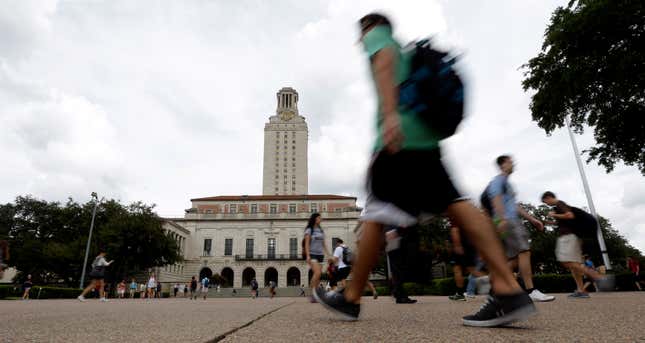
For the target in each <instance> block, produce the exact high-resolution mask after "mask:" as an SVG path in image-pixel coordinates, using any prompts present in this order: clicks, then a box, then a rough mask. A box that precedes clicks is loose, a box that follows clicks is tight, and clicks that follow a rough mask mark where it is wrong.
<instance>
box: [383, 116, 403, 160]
mask: <svg viewBox="0 0 645 343" xmlns="http://www.w3.org/2000/svg"><path fill="white" fill-rule="evenodd" d="M402 144H403V133H402V132H401V119H400V117H399V114H398V113H396V112H394V113H390V114H386V115H385V116H384V118H383V145H385V150H386V151H387V152H389V153H391V154H394V153H396V152H398V151H399V150H401V145H402Z"/></svg>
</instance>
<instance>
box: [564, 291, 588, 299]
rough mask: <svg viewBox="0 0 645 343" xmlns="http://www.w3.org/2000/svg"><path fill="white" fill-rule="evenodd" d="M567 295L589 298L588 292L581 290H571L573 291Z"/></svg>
mask: <svg viewBox="0 0 645 343" xmlns="http://www.w3.org/2000/svg"><path fill="white" fill-rule="evenodd" d="M568 297H569V298H582V299H587V298H589V294H588V293H583V292H578V291H575V292H573V293H571V294H569V295H568Z"/></svg>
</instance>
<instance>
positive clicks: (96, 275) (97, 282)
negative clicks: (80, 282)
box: [77, 249, 114, 302]
mask: <svg viewBox="0 0 645 343" xmlns="http://www.w3.org/2000/svg"><path fill="white" fill-rule="evenodd" d="M112 262H114V260H112V261H110V262H108V261H106V260H105V251H103V249H101V252H100V253H99V255H98V256H96V258H95V259H94V262H92V271H91V272H90V278H91V279H92V282H90V284H89V285H88V286H87V287H85V289H84V290H83V292H82V293H81V295H79V296H78V298H77V299H78V300H80V301H85V294H87V293H88V292H90V291H91V290H92V289H94V288H98V289H99V294H100V296H101V301H103V302H106V301H107V299H106V298H105V290H104V287H105V282H104V281H103V279H104V278H105V267H107V266H109V265H111V264H112Z"/></svg>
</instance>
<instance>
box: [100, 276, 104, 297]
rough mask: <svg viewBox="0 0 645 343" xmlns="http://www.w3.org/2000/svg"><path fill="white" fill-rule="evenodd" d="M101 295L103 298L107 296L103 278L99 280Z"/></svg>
mask: <svg viewBox="0 0 645 343" xmlns="http://www.w3.org/2000/svg"><path fill="white" fill-rule="evenodd" d="M99 295H100V296H101V298H105V282H104V281H103V280H99Z"/></svg>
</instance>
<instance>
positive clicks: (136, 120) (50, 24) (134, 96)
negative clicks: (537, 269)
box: [0, 0, 645, 251]
mask: <svg viewBox="0 0 645 343" xmlns="http://www.w3.org/2000/svg"><path fill="white" fill-rule="evenodd" d="M566 3H567V0H564V1H547V0H524V1H514V0H505V1H495V2H489V1H456V0H451V1H431V0H426V1H423V2H421V1H396V2H394V1H385V0H384V1H345V0H337V1H298V0H293V1H260V0H258V1H129V0H124V1H118V0H109V1H108V0H105V1H100V0H86V1H81V0H74V1H23V0H5V1H3V5H2V10H1V11H0V156H2V166H3V167H2V168H0V189H1V190H2V192H0V202H10V201H13V199H14V198H15V197H16V196H18V195H23V194H32V195H34V196H37V197H40V198H43V199H46V200H50V201H51V200H59V201H64V200H65V199H66V198H67V197H70V196H71V197H73V198H74V199H76V200H78V201H86V200H87V199H88V198H89V195H90V193H91V192H97V193H99V194H100V195H101V196H105V197H108V198H116V199H121V200H122V201H123V202H131V201H137V200H141V201H144V202H146V203H154V204H157V210H158V212H159V213H160V214H161V215H164V216H181V215H182V214H183V210H184V209H185V208H188V207H189V206H190V202H189V199H190V198H196V197H203V196H214V195H235V194H260V193H261V191H262V151H263V147H262V144H263V128H264V124H265V122H266V121H267V120H268V117H269V116H270V115H273V114H274V113H275V107H276V104H275V93H276V92H277V91H278V89H280V88H281V87H283V86H291V87H294V88H295V89H296V90H297V91H298V92H299V94H300V104H299V108H300V112H301V115H304V116H305V117H306V119H307V122H308V124H309V130H310V131H309V192H310V193H312V194H313V193H334V194H344V195H356V196H358V197H359V204H361V203H362V202H363V196H364V192H363V190H362V185H363V176H364V172H365V168H366V164H367V160H368V157H369V151H370V146H371V143H372V139H373V129H372V127H373V125H374V124H373V123H374V118H373V117H374V110H375V100H374V91H373V89H372V86H371V84H370V80H369V74H368V70H367V64H366V61H365V57H364V56H363V55H362V51H361V49H360V46H358V45H357V44H356V41H357V38H358V34H357V26H356V21H357V19H358V18H360V16H362V15H363V14H366V13H367V12H369V11H372V10H382V11H383V12H385V13H387V14H389V15H390V16H391V18H392V19H393V22H394V25H395V31H396V34H397V35H398V37H400V38H401V39H402V41H409V40H411V39H414V38H418V37H424V36H428V35H431V34H432V35H435V36H436V39H437V41H438V42H439V43H440V44H441V46H443V47H445V48H450V49H452V50H454V51H456V52H458V53H461V54H463V59H462V62H461V64H460V69H461V71H462V73H463V75H464V77H465V79H466V80H467V100H468V104H467V110H468V118H467V120H466V121H465V122H464V123H463V125H462V129H461V131H460V133H459V134H458V135H456V136H454V137H452V138H450V139H449V140H446V141H444V142H443V148H444V152H445V155H446V163H447V164H448V165H449V166H450V168H451V170H452V172H453V175H454V177H455V181H456V183H457V184H458V185H459V187H460V189H461V190H462V191H463V192H464V193H466V194H469V195H470V196H473V197H478V196H479V194H480V193H481V191H482V190H483V188H484V187H485V186H486V184H487V182H488V181H489V179H491V178H492V177H493V176H494V175H495V174H496V173H497V170H496V168H495V166H494V162H493V161H494V159H495V157H496V156H497V155H499V154H502V153H510V154H512V155H513V156H515V159H516V162H517V169H516V173H515V174H513V176H512V182H513V184H514V185H515V188H516V189H517V190H518V192H519V198H520V199H521V200H522V201H527V202H531V203H537V202H538V200H539V199H538V198H539V196H540V194H541V193H542V192H543V191H545V190H547V189H548V190H552V191H554V192H555V193H556V194H558V195H559V197H560V198H562V199H563V200H565V201H567V202H569V203H570V204H572V205H576V206H586V200H585V196H584V193H583V189H582V184H581V181H580V178H579V174H578V170H577V168H576V164H575V160H574V157H573V153H572V150H571V145H570V143H569V140H568V139H569V138H568V136H567V133H566V131H564V130H559V131H556V132H555V133H554V134H553V135H552V136H550V137H547V136H546V135H545V134H544V131H542V130H540V129H539V128H538V127H537V126H536V124H535V123H534V122H532V121H531V117H530V112H529V110H528V104H529V100H530V98H529V95H527V94H525V93H524V92H523V91H522V89H521V85H520V82H521V80H522V71H521V70H520V69H519V67H520V66H521V65H522V64H523V63H525V62H526V61H527V60H528V59H529V58H531V57H532V56H534V55H535V54H536V53H537V52H538V50H539V48H540V46H541V44H542V35H543V32H544V30H545V28H546V24H547V22H548V19H549V17H550V15H551V13H552V11H553V10H554V9H555V8H556V7H557V6H558V5H566ZM577 139H578V143H579V145H580V148H581V150H584V148H586V147H589V146H590V145H591V144H593V137H592V136H591V135H589V134H585V135H583V136H578V137H577ZM586 170H587V173H588V176H589V183H590V186H591V189H592V192H593V196H594V200H595V203H596V207H597V209H598V211H599V212H600V213H601V214H602V215H604V216H606V217H608V218H609V219H610V220H611V222H612V223H613V225H614V227H615V228H617V229H618V230H619V231H620V232H621V233H623V234H624V235H625V236H626V237H628V239H629V240H630V242H632V243H633V244H634V245H635V246H637V247H638V248H640V249H641V251H645V235H644V234H643V233H644V232H645V182H643V181H644V180H643V177H642V176H641V175H640V174H639V173H638V171H637V170H636V169H635V168H629V167H625V166H619V167H617V168H616V170H615V171H614V172H613V173H611V174H606V173H605V172H604V170H603V169H602V168H599V167H598V166H597V165H596V164H595V163H592V164H590V165H587V166H586Z"/></svg>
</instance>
